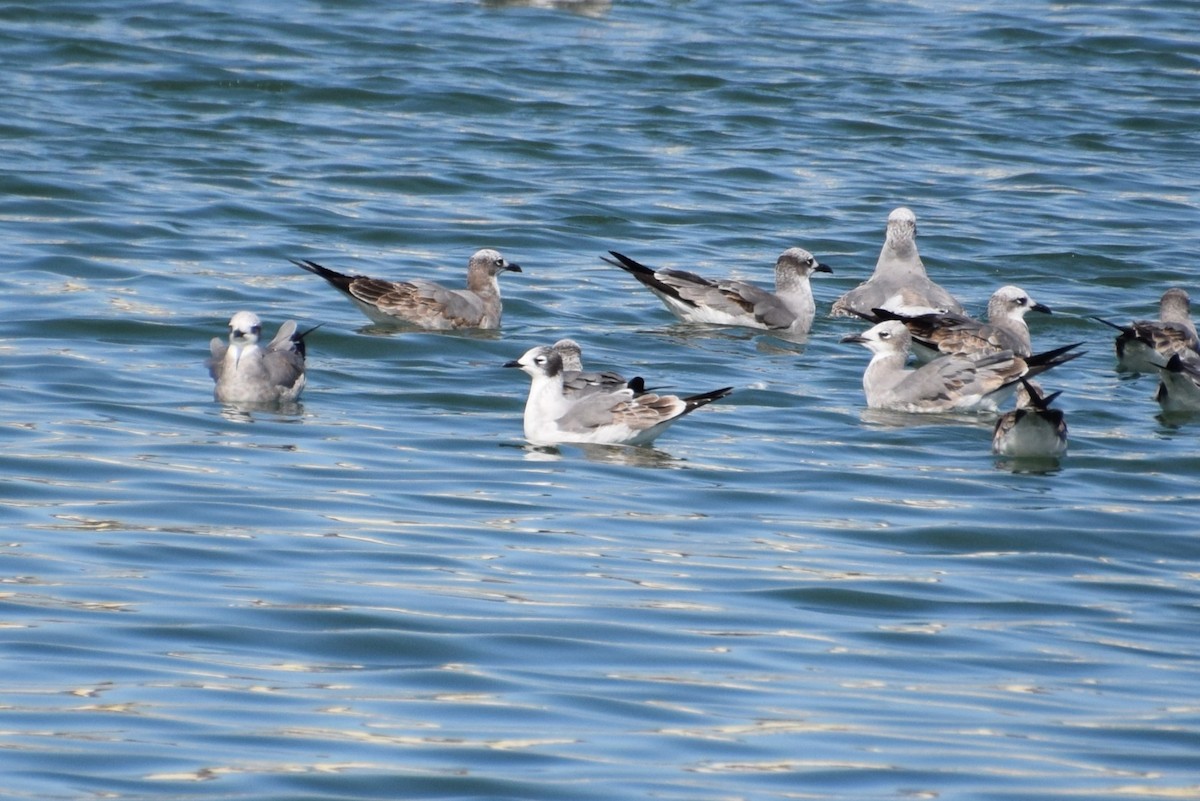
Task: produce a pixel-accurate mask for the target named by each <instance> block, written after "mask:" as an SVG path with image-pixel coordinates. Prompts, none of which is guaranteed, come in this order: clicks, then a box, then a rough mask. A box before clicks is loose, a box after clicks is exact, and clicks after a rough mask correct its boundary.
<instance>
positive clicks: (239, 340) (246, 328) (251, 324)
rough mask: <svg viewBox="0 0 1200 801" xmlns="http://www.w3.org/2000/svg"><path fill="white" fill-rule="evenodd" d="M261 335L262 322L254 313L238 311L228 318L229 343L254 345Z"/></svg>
mask: <svg viewBox="0 0 1200 801" xmlns="http://www.w3.org/2000/svg"><path fill="white" fill-rule="evenodd" d="M261 334H262V321H261V320H259V319H258V315H257V314H255V313H254V312H248V311H240V312H237V313H236V314H234V315H233V316H232V317H230V318H229V343H230V344H231V345H254V344H257V343H258V338H259V336H260V335H261Z"/></svg>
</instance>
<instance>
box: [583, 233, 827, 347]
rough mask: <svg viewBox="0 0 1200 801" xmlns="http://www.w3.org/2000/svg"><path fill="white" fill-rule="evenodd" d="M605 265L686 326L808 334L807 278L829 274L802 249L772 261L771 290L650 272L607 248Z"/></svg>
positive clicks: (810, 309) (810, 318)
mask: <svg viewBox="0 0 1200 801" xmlns="http://www.w3.org/2000/svg"><path fill="white" fill-rule="evenodd" d="M609 253H611V254H612V256H613V258H612V259H610V258H608V257H607V256H601V257H600V258H601V259H603V260H604V261H606V262H608V263H609V264H612V265H614V266H616V267H620V268H621V269H622V270H624V271H625V272H627V273H629V274H630V275H632V276H633V277H634V278H636V279H637V280H638V281H639V282H641V283H642V284H643V285H644V286H646V287H647V288H648V289H649V290H650V291H651V292H653V293H654V294H655V295H657V296H658V298H659V299H660V300H661V301H662V302H663V304H664V305H665V306H666V307H667V309H668V310H669V311H670V312H671V313H672V314H674V315H675V316H676V317H678V318H679V319H680V320H683V321H684V322H687V323H709V324H715V325H741V326H746V327H748V328H765V329H768V330H772V331H786V332H787V333H790V334H807V333H808V331H809V329H810V328H811V327H812V321H813V315H814V314H816V310H817V307H816V303H815V302H814V301H813V294H812V286H811V285H810V284H809V277H810V276H812V274H813V273H831V272H833V270H831V269H830V268H829V266H828V265H825V264H821V263H820V262H818V261H817V260H816V258H814V257H813V255H812V254H811V253H809V252H808V251H807V250H804V249H803V248H788V249H787V250H785V251H784V252H783V253H781V254H780V256H779V258H778V259H776V261H775V291H774V292H768V291H767V290H765V289H762V288H760V287H757V286H755V285H754V284H751V283H747V282H746V281H735V280H717V281H712V280H709V279H707V278H704V277H702V276H699V275H696V274H695V273H691V272H687V271H686V270H669V269H664V270H652V269H650V268H649V267H647V266H645V265H644V264H639V263H638V262H636V261H634V260H633V259H631V258H629V257H628V256H624V255H622V254H620V253H617V252H616V251H615V250H610V251H609Z"/></svg>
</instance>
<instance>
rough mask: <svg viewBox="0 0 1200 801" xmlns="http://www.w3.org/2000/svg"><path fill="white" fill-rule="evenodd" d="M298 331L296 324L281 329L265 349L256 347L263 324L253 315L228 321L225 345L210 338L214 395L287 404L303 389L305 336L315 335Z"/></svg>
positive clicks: (225, 399)
mask: <svg viewBox="0 0 1200 801" xmlns="http://www.w3.org/2000/svg"><path fill="white" fill-rule="evenodd" d="M316 328H317V326H314V327H313V328H310V329H308V330H307V331H301V332H297V331H296V322H295V321H294V320H288V321H287V322H286V323H284V324H283V325H281V326H279V332H278V333H277V334H275V338H274V339H272V340H271V341H270V342H269V343H268V344H267V346H266V347H265V348H264V347H262V346H261V345H259V344H258V340H259V337H260V336H261V335H262V321H260V320H259V319H258V315H257V314H255V313H254V312H249V311H240V312H237V313H236V314H234V315H233V317H231V318H230V320H229V342H228V343H225V342H223V341H222V340H221V339H220V338H219V337H213V339H212V342H210V343H209V350H210V351H211V352H212V356H211V358H209V359H208V361H207V364H208V371H209V374H210V375H211V376H212V377H213V380H215V381H216V382H217V385H216V388H215V389H214V390H213V397H215V398H216V399H217V400H218V401H220V402H222V403H286V402H288V401H294V400H296V398H298V397H300V392H301V390H303V389H304V382H305V377H304V357H305V347H304V337H306V336H308V335H309V334H311V333H312V332H313V331H315V330H316Z"/></svg>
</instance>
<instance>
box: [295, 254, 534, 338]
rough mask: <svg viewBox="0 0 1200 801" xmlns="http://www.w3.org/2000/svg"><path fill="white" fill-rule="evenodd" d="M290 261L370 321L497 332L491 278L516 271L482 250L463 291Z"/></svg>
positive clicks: (517, 268)
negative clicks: (334, 290) (326, 284)
mask: <svg viewBox="0 0 1200 801" xmlns="http://www.w3.org/2000/svg"><path fill="white" fill-rule="evenodd" d="M290 261H291V262H292V264H295V265H296V266H297V267H299V268H301V269H303V270H308V271H309V272H310V273H314V274H316V275H319V276H321V277H322V278H324V279H325V280H326V281H328V282H329V283H330V284H332V285H333V286H334V287H336V288H337V289H339V290H340V291H341V292H343V293H344V294H345V295H346V296H347V297H348V298H350V300H351V301H353V303H354V305H355V306H357V307H358V308H359V309H360V310H361V311H362V312H363V314H365V315H367V317H369V318H370V319H371V320H373V321H374V322H376V323H379V324H381V325H390V326H397V325H407V326H415V327H417V328H425V329H430V330H443V331H444V330H451V329H458V328H498V327H499V326H500V315H501V304H500V284H499V282H498V281H497V280H496V278H497V276H499V275H500V274H501V273H504V272H516V273H519V272H521V266H520V265H519V264H510V263H509V262H507V261H505V259H504V257H503V256H501V255H500V254H499V253H498V252H497V251H495V250H490V249H486V248H485V249H484V250H479V251H476V252H475V254H474V255H472V256H471V258H470V260H469V261H468V262H467V286H466V288H465V289H449V288H447V287H444V286H442V285H441V284H437V283H434V282H433V281H427V280H425V279H422V278H414V279H412V280H411V281H385V280H383V279H382V278H368V277H367V276H364V275H343V274H342V273H339V272H335V271H334V270H330V269H329V268H327V267H322V266H321V265H319V264H317V263H316V262H313V261H308V260H303V261H297V260H296V259H290Z"/></svg>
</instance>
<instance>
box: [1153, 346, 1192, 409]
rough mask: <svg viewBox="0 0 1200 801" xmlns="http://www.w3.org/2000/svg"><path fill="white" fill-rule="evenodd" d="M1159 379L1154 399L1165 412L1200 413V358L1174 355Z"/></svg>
mask: <svg viewBox="0 0 1200 801" xmlns="http://www.w3.org/2000/svg"><path fill="white" fill-rule="evenodd" d="M1158 377H1159V382H1158V392H1157V393H1156V394H1155V396H1154V399H1155V400H1157V401H1158V404H1159V405H1160V406H1161V407H1162V410H1163V411H1164V412H1168V413H1172V412H1187V413H1189V414H1191V413H1195V412H1200V357H1196V356H1194V355H1193V356H1191V357H1185V356H1183V355H1181V354H1179V353H1173V354H1171V358H1169V359H1167V363H1166V364H1164V365H1163V366H1162V367H1161V368H1159V370H1158Z"/></svg>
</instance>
